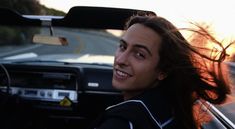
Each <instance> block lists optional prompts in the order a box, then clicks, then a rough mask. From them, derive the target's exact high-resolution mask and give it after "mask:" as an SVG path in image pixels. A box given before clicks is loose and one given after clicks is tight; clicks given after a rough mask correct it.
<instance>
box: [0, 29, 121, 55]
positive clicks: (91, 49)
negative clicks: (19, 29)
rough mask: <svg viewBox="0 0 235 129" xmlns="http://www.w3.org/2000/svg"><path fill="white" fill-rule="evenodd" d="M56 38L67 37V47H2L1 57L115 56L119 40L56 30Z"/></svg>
mask: <svg viewBox="0 0 235 129" xmlns="http://www.w3.org/2000/svg"><path fill="white" fill-rule="evenodd" d="M54 35H55V36H62V37H66V39H67V41H68V43H69V44H68V45H67V46H57V45H44V44H32V45H26V46H13V47H12V46H11V47H8V46H5V47H0V57H6V56H13V55H17V54H23V53H35V54H37V55H47V54H69V53H73V54H101V55H114V52H115V50H116V48H117V44H118V40H119V39H118V38H116V37H111V35H109V34H104V33H103V32H97V33H96V32H87V31H78V30H77V31H75V30H74V31H69V30H68V29H54Z"/></svg>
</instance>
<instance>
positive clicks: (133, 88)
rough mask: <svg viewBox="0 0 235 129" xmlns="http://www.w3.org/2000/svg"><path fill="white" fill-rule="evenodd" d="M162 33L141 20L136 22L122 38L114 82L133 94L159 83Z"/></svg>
mask: <svg viewBox="0 0 235 129" xmlns="http://www.w3.org/2000/svg"><path fill="white" fill-rule="evenodd" d="M160 43H161V37H160V36H159V35H158V34H157V33H156V32H154V31H153V30H152V29H150V28H148V27H145V26H144V25H141V24H134V25H132V26H131V27H130V28H129V29H128V30H127V31H126V33H125V34H124V36H123V37H122V39H121V40H120V45H119V48H118V49H117V51H116V53H115V60H114V69H113V80H112V83H113V86H114V87H115V88H116V89H119V90H121V91H123V93H124V97H126V98H130V97H133V96H134V95H137V94H139V93H141V92H142V91H144V90H145V89H147V88H150V87H153V86H155V85H156V83H157V82H158V80H161V79H162V75H161V74H160V72H159V70H157V64H158V62H159V47H160Z"/></svg>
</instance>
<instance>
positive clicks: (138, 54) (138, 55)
mask: <svg viewBox="0 0 235 129" xmlns="http://www.w3.org/2000/svg"><path fill="white" fill-rule="evenodd" d="M135 56H136V57H137V58H138V59H145V55H144V54H143V53H142V52H139V51H136V52H135Z"/></svg>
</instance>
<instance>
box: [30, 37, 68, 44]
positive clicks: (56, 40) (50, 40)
mask: <svg viewBox="0 0 235 129" xmlns="http://www.w3.org/2000/svg"><path fill="white" fill-rule="evenodd" d="M33 43H42V44H48V45H62V46H67V45H68V41H67V39H66V38H65V37H57V36H46V35H39V34H36V35H34V36H33Z"/></svg>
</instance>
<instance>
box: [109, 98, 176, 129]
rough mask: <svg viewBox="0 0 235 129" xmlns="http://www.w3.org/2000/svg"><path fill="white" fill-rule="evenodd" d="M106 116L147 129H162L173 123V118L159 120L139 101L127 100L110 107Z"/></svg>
mask: <svg viewBox="0 0 235 129" xmlns="http://www.w3.org/2000/svg"><path fill="white" fill-rule="evenodd" d="M106 115H107V116H109V117H110V116H111V117H119V118H123V119H127V120H129V121H131V122H132V123H133V125H134V127H135V126H136V127H140V128H145V127H146V128H147V127H148V128H149V129H151V128H153V129H158V128H163V127H164V126H166V125H168V124H170V123H171V122H172V121H173V117H169V119H167V120H166V121H165V120H164V121H163V120H161V119H159V118H158V117H156V116H155V115H154V114H153V113H152V111H151V110H150V109H149V107H148V105H146V104H145V103H144V102H143V101H141V100H127V101H124V102H122V103H119V104H117V105H113V106H110V107H108V108H107V109H106Z"/></svg>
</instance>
